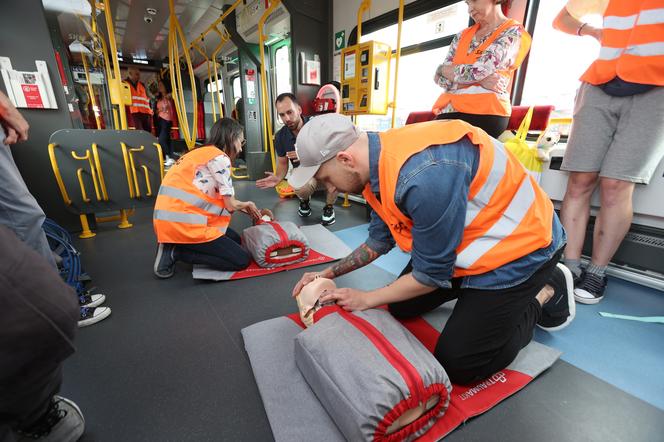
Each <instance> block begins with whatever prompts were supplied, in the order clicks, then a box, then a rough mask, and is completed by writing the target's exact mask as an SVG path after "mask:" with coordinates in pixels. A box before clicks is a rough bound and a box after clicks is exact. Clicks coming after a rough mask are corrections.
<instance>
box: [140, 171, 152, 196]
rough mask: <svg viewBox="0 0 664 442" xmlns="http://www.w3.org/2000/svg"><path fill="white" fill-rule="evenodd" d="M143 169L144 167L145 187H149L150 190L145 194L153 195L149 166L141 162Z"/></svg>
mask: <svg viewBox="0 0 664 442" xmlns="http://www.w3.org/2000/svg"><path fill="white" fill-rule="evenodd" d="M141 169H143V172H144V173H145V187H147V188H148V192H147V193H146V194H145V196H152V186H151V185H150V174H149V173H148V166H146V165H145V164H141Z"/></svg>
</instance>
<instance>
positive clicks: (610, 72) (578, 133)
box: [553, 0, 664, 304]
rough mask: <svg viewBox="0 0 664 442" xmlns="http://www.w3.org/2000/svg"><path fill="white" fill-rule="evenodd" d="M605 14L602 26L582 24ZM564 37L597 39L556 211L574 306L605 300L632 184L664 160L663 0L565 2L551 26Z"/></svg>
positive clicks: (643, 181)
mask: <svg viewBox="0 0 664 442" xmlns="http://www.w3.org/2000/svg"><path fill="white" fill-rule="evenodd" d="M590 14H598V15H603V16H604V24H603V28H602V29H599V28H595V27H593V26H591V25H589V24H588V23H585V22H583V21H581V20H582V19H583V18H584V17H585V16H586V15H590ZM553 27H554V28H555V29H558V30H560V31H562V32H565V33H567V34H572V35H578V36H580V37H582V36H585V35H589V36H591V37H593V38H595V39H596V40H597V41H599V42H600V45H601V48H600V51H599V57H598V58H597V60H595V61H594V62H593V63H592V64H591V65H590V67H589V68H588V70H586V72H585V73H584V74H583V75H582V76H581V82H582V83H581V86H580V88H579V91H578V93H577V95H576V103H575V105H574V124H573V125H572V130H571V132H570V135H569V141H568V143H567V149H566V151H565V156H564V158H563V163H562V167H561V170H566V171H568V172H570V175H569V180H568V182H567V190H566V192H565V197H564V199H563V205H562V209H561V220H562V223H563V225H564V226H565V230H566V231H567V235H568V243H567V248H566V249H565V258H564V261H565V264H566V265H567V267H569V268H570V270H571V271H572V272H573V273H574V275H575V285H576V288H575V290H574V295H575V298H576V301H577V302H580V303H582V304H596V303H598V302H599V301H601V300H602V298H603V297H604V290H605V288H606V285H607V277H606V269H607V266H608V265H609V262H610V261H611V259H612V258H613V255H614V254H615V253H616V250H618V247H619V246H620V243H621V242H622V240H623V238H624V237H625V235H626V234H627V232H628V231H629V228H630V225H631V223H632V214H633V208H632V195H633V193H634V185H635V184H636V183H639V184H648V182H649V181H650V178H651V177H652V175H653V173H654V172H655V169H656V167H657V165H658V164H659V162H660V161H661V160H662V157H664V87H662V86H664V1H662V0H644V1H639V2H629V1H621V0H570V1H568V2H567V5H566V6H565V7H564V8H563V9H562V10H561V11H560V13H559V14H558V16H557V17H556V19H555V20H554V22H553ZM597 186H599V190H600V209H599V213H598V214H597V218H596V220H595V228H594V232H593V250H592V256H591V258H590V264H589V265H588V267H587V268H585V269H584V270H582V269H581V262H580V259H581V252H582V249H583V243H584V240H585V236H586V227H587V225H588V219H589V217H590V199H591V197H592V194H593V192H594V190H595V188H596V187H597Z"/></svg>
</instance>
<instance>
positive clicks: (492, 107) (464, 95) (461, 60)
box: [432, 18, 531, 117]
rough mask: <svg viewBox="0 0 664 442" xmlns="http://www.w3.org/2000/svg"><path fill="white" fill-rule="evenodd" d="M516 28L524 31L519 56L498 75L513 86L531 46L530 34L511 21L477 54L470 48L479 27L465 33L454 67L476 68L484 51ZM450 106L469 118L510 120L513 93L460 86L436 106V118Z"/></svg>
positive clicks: (460, 40) (502, 25) (490, 38)
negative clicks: (512, 82)
mask: <svg viewBox="0 0 664 442" xmlns="http://www.w3.org/2000/svg"><path fill="white" fill-rule="evenodd" d="M512 26H519V27H520V28H521V42H520V45H519V52H518V54H517V56H516V59H515V60H514V63H513V64H512V65H511V66H510V67H509V68H507V69H505V70H501V71H496V74H498V75H500V76H501V77H503V78H504V79H505V82H506V84H510V82H511V81H512V74H513V73H514V71H515V70H517V69H518V68H519V66H520V65H521V62H523V59H524V58H525V57H526V55H527V54H528V51H529V50H530V42H531V38H530V34H528V32H526V30H525V29H524V28H523V26H521V24H520V23H519V22H517V21H516V20H513V19H511V18H510V19H507V20H506V21H505V22H504V23H503V24H501V25H500V26H498V27H497V28H496V30H495V31H493V32H492V33H491V35H489V37H487V39H486V40H484V42H483V43H482V44H481V45H479V46H478V47H477V48H476V49H475V50H473V51H470V44H471V42H472V41H473V37H474V36H475V33H476V32H477V31H478V29H479V25H478V24H475V25H473V26H471V27H469V28H467V29H466V30H464V31H463V32H462V33H461V37H460V38H459V43H458V46H457V49H456V52H455V53H454V58H453V59H452V63H453V64H454V65H461V64H474V63H475V62H477V60H479V59H480V57H481V56H482V55H483V54H484V51H485V50H486V49H487V48H488V47H489V46H490V45H491V44H492V43H493V42H494V41H495V40H496V39H497V38H498V37H499V36H500V34H502V33H503V31H505V29H507V28H510V27H512ZM508 90H509V88H508ZM448 104H451V105H452V107H454V109H455V110H456V111H457V112H464V113H469V114H479V115H499V116H504V117H509V116H510V115H511V114H512V106H511V104H510V96H509V92H505V93H503V94H499V93H498V92H494V91H491V90H488V89H484V88H483V87H482V86H480V85H479V84H467V85H460V86H459V87H458V88H457V89H455V90H450V91H445V92H443V93H442V94H441V95H440V97H438V100H436V102H435V103H434V105H433V109H432V112H433V113H434V114H439V113H440V112H441V111H442V110H443V109H445V107H447V105H448Z"/></svg>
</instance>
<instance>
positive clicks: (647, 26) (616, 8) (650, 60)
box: [581, 0, 664, 86]
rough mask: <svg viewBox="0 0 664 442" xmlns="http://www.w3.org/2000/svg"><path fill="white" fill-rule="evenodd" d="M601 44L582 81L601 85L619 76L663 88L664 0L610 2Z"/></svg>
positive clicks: (615, 0)
mask: <svg viewBox="0 0 664 442" xmlns="http://www.w3.org/2000/svg"><path fill="white" fill-rule="evenodd" d="M601 44H602V47H601V49H600V51H599V57H598V58H597V60H595V62H594V63H593V64H592V65H590V67H589V68H588V70H587V71H586V72H585V73H584V74H583V75H582V76H581V80H582V81H585V82H588V83H590V84H595V85H598V84H604V83H606V82H608V81H611V80H613V79H614V78H615V77H616V76H618V77H620V78H621V79H623V80H625V81H629V82H632V83H641V84H651V85H654V86H664V0H641V1H637V0H632V1H626V0H611V1H609V4H608V6H607V7H606V11H604V25H603V30H602V41H601Z"/></svg>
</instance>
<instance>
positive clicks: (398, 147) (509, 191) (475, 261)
mask: <svg viewBox="0 0 664 442" xmlns="http://www.w3.org/2000/svg"><path fill="white" fill-rule="evenodd" d="M379 136H380V142H381V152H380V158H379V160H378V176H379V183H380V196H381V201H379V200H378V198H377V197H376V196H375V195H374V194H373V192H371V188H370V186H369V185H367V186H366V188H365V189H364V192H363V195H364V197H365V199H366V200H367V202H368V203H369V205H371V208H372V209H373V210H374V211H375V212H376V213H377V214H378V216H380V218H381V219H382V220H383V221H384V222H385V224H387V226H388V227H389V229H390V232H391V233H392V236H393V237H394V240H395V241H396V243H397V244H398V245H399V247H400V248H401V249H402V250H404V251H405V252H410V251H411V250H412V247H413V237H412V234H411V229H412V226H413V221H412V220H411V219H410V218H408V217H407V216H406V215H404V214H403V213H402V212H401V210H400V209H399V208H398V207H397V205H396V203H395V202H394V195H395V191H396V184H397V179H398V177H399V171H400V170H401V167H402V166H403V165H404V164H405V163H406V161H407V160H408V159H409V158H410V157H411V156H412V155H414V154H416V153H418V152H421V151H423V150H424V149H426V148H427V147H429V146H433V145H441V144H450V143H454V142H456V141H458V140H460V139H461V138H463V137H466V136H467V137H468V138H469V139H470V141H471V142H472V143H473V144H474V145H475V146H476V147H477V148H478V149H479V166H478V168H477V173H476V175H475V177H474V178H473V181H472V182H471V184H470V189H469V192H468V205H467V207H466V220H465V225H464V230H463V236H462V238H461V242H460V243H459V245H458V247H457V248H456V255H457V257H456V262H455V269H454V277H458V276H467V275H479V274H482V273H486V272H490V271H492V270H494V269H497V268H498V267H500V266H502V265H505V264H507V263H509V262H511V261H514V260H516V259H518V258H521V257H523V256H526V255H527V254H529V253H531V252H533V251H535V250H537V249H540V248H542V247H546V246H548V245H549V244H550V243H551V239H552V233H551V224H552V220H553V204H552V203H551V200H550V199H549V198H548V196H547V195H546V193H545V192H544V191H543V190H542V189H541V188H540V187H539V186H538V185H537V183H536V182H535V181H534V180H533V178H532V177H531V176H530V175H529V174H528V172H527V171H526V169H524V168H523V166H522V165H521V163H520V162H519V160H518V159H517V158H516V157H515V156H513V155H512V154H511V153H510V152H509V151H508V150H507V149H505V147H504V146H503V145H502V143H500V142H499V141H497V140H494V139H492V138H490V137H489V136H488V135H487V134H486V132H484V131H483V130H481V129H478V128H476V127H473V126H471V125H470V124H468V123H466V122H463V121H460V120H445V121H429V122H426V123H417V124H411V125H408V126H404V127H402V128H399V129H392V130H388V131H386V132H381V133H380V135H379ZM421 197H422V198H426V197H427V196H426V195H421ZM440 241H441V242H442V241H455V242H456V241H458V238H440Z"/></svg>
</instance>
